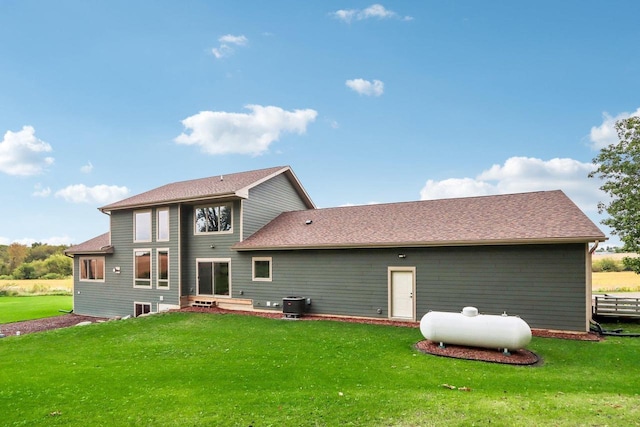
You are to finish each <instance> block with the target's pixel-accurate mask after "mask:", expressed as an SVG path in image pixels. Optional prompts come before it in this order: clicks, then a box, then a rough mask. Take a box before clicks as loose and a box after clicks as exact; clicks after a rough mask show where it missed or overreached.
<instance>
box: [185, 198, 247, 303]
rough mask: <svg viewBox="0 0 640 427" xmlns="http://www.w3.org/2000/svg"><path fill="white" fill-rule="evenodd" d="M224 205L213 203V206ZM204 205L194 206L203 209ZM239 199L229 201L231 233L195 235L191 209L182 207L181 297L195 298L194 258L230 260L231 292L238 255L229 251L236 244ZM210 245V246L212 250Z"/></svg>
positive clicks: (238, 230) (238, 232)
mask: <svg viewBox="0 0 640 427" xmlns="http://www.w3.org/2000/svg"><path fill="white" fill-rule="evenodd" d="M219 203H227V202H224V201H219V200H216V201H215V202H214V204H219ZM206 204H207V203H206V202H205V203H202V204H198V205H197V206H203V205H206ZM240 204H241V202H240V200H234V201H232V205H233V208H232V209H233V212H232V215H233V217H232V218H233V219H232V232H231V233H211V234H199V235H196V234H195V230H194V218H193V215H194V206H188V205H185V206H183V207H182V273H183V274H182V279H183V282H182V294H183V295H185V296H186V295H196V289H197V288H196V285H197V284H196V259H198V258H210V259H230V260H231V264H230V274H231V277H230V286H231V289H233V282H234V277H233V275H234V273H235V268H236V264H237V262H236V261H237V257H238V254H237V252H236V251H232V250H231V249H230V248H231V246H233V245H234V244H235V243H237V242H238V241H239V236H240V228H241V227H240V216H241V215H240ZM212 246H213V247H212Z"/></svg>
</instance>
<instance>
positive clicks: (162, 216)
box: [156, 208, 169, 242]
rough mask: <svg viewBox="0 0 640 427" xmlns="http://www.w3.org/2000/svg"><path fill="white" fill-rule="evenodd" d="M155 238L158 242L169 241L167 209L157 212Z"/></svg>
mask: <svg viewBox="0 0 640 427" xmlns="http://www.w3.org/2000/svg"><path fill="white" fill-rule="evenodd" d="M157 217H158V218H157V223H158V225H157V234H158V235H157V236H156V240H157V241H158V242H163V241H164V242H166V241H167V240H169V208H163V209H158V211H157Z"/></svg>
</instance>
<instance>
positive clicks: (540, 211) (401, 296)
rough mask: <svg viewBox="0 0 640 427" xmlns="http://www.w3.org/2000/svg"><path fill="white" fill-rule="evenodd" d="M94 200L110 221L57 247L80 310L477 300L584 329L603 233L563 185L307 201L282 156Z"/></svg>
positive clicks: (392, 312) (387, 307)
mask: <svg viewBox="0 0 640 427" xmlns="http://www.w3.org/2000/svg"><path fill="white" fill-rule="evenodd" d="M100 210H101V211H102V212H104V213H105V214H108V215H109V216H110V231H109V232H108V233H106V234H103V235H101V236H98V237H96V238H94V239H92V240H89V241H87V242H84V243H81V244H79V245H76V246H73V247H71V248H69V249H68V250H67V254H68V255H70V256H72V257H73V259H74V311H75V312H76V313H78V314H85V315H95V316H123V315H134V316H137V315H140V314H144V313H148V312H158V311H163V310H168V309H173V308H180V307H185V306H189V305H194V304H198V305H207V304H213V303H215V304H217V305H219V306H221V307H228V308H238V309H246V310H274V311H281V310H282V303H283V299H289V298H290V297H293V296H296V297H302V298H304V301H305V305H306V309H307V311H308V312H310V313H314V314H326V315H339V316H358V317H365V318H376V319H397V320H405V321H406V320H409V321H416V320H420V318H421V317H422V315H424V314H425V313H427V312H428V311H430V310H439V311H460V310H461V309H462V307H465V306H475V307H477V308H478V309H479V310H480V312H482V313H493V314H502V313H504V312H506V313H508V314H511V315H519V316H520V317H522V318H523V319H524V320H525V321H526V322H527V323H529V325H530V326H531V327H533V328H545V329H557V330H570V331H583V332H584V331H588V328H589V320H590V316H591V262H590V260H591V254H590V248H589V244H590V243H597V242H599V241H603V240H605V239H606V237H605V235H604V234H603V233H602V231H600V230H599V229H598V227H597V226H596V225H595V224H593V222H592V221H591V220H589V219H588V218H587V217H586V215H585V214H584V213H583V212H582V211H580V209H579V208H578V207H577V206H576V205H575V204H574V203H573V202H572V201H571V200H570V199H569V198H568V197H567V196H566V195H565V194H564V193H563V192H562V191H540V192H532V193H521V194H507V195H497V196H483V197H469V198H459V199H443V200H428V201H415V202H403V203H391V204H377V205H366V206H350V207H336V208H325V209H316V207H315V206H314V204H313V202H312V200H311V198H310V197H309V195H308V194H307V192H306V191H305V189H304V187H303V186H302V184H301V183H300V182H299V180H298V179H297V177H296V175H295V174H294V173H293V171H292V170H291V168H289V167H275V168H269V169H262V170H256V171H250V172H243V173H236V174H230V175H218V176H214V177H211V178H204V179H197V180H191V181H183V182H177V183H173V184H168V185H165V186H162V187H159V188H156V189H154V190H151V191H148V192H145V193H142V194H139V195H136V196H133V197H130V198H127V199H124V200H121V201H118V202H115V203H112V204H109V205H107V206H104V207H102V208H100ZM298 299H300V298H298Z"/></svg>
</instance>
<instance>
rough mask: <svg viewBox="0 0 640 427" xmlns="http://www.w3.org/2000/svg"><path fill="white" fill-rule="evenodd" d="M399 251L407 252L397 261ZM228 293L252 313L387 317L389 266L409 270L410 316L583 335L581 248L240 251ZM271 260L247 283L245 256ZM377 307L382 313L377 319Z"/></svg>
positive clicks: (584, 286)
mask: <svg viewBox="0 0 640 427" xmlns="http://www.w3.org/2000/svg"><path fill="white" fill-rule="evenodd" d="M399 253H403V254H406V258H404V259H400V258H399V257H398V254H399ZM241 255H242V262H243V264H247V265H249V267H248V269H245V268H243V269H239V270H240V271H239V272H238V274H237V275H236V282H235V286H234V289H235V291H236V292H239V291H241V290H242V291H243V295H244V297H245V298H252V299H253V300H254V306H255V307H256V308H266V302H267V301H271V302H278V303H281V302H282V298H283V297H287V296H303V297H306V298H311V299H312V304H311V306H310V312H312V313H322V314H336V315H354V316H365V317H380V318H387V317H388V316H389V313H388V267H402V266H404V267H416V293H415V296H414V297H415V298H416V319H417V320H419V319H420V318H421V317H422V316H423V315H424V314H425V313H427V312H428V311H430V310H436V311H453V312H459V311H461V310H462V308H463V307H465V306H475V307H477V308H478V310H479V311H480V312H481V313H486V314H502V313H503V312H507V313H508V314H511V315H518V316H520V317H522V318H523V319H524V320H525V321H526V322H527V323H528V324H529V325H530V326H531V327H534V328H549V329H561V330H575V331H585V329H586V319H587V316H588V313H587V312H586V310H587V308H586V277H585V274H586V273H585V259H586V246H585V245H584V244H574V245H535V246H495V247H456V248H426V249H415V248H412V249H371V250H306V251H274V252H255V253H242V254H241ZM252 256H271V257H272V258H273V280H272V281H271V282H253V281H251V276H250V275H251V270H250V264H251V257H252ZM378 310H380V311H381V314H378Z"/></svg>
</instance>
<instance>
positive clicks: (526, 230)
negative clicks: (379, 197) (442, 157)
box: [234, 190, 606, 250]
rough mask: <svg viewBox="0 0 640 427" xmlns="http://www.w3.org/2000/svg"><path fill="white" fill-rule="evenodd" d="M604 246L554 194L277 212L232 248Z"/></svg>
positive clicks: (560, 196)
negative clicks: (582, 244) (564, 244)
mask: <svg viewBox="0 0 640 427" xmlns="http://www.w3.org/2000/svg"><path fill="white" fill-rule="evenodd" d="M309 221H311V222H310V223H309V224H307V223H308V222H309ZM605 239H606V237H605V235H604V234H603V233H602V231H600V229H598V227H597V226H596V225H595V224H594V223H593V222H592V221H591V220H590V219H589V218H588V217H587V216H586V215H585V214H584V213H583V212H582V211H581V210H580V209H579V208H578V207H577V206H576V205H575V204H574V203H573V202H572V201H571V200H570V199H569V198H568V197H567V196H566V195H565V194H564V193H563V192H562V191H559V190H557V191H541V192H533V193H520V194H507V195H497V196H483V197H468V198H459V199H442V200H427V201H417V202H405V203H393V204H378V205H366V206H350V207H338V208H328V209H314V210H308V211H295V212H285V213H283V214H281V215H280V216H278V217H277V218H275V219H274V220H273V221H272V222H271V223H269V224H268V225H266V226H265V227H263V228H262V229H260V230H258V231H257V232H256V233H255V234H253V235H252V236H250V237H249V238H248V239H246V240H244V241H243V242H240V243H238V244H236V245H235V246H234V249H238V250H255V249H293V248H328V247H389V246H447V245H487V244H505V243H542V242H545V243H546V242H591V241H595V240H600V241H602V240H605Z"/></svg>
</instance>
